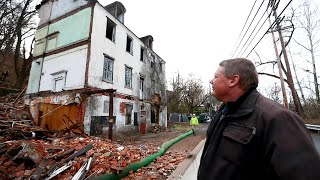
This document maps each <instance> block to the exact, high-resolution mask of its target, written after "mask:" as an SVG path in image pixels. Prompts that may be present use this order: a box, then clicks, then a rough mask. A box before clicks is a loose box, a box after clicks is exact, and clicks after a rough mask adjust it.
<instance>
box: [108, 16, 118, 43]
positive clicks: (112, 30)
mask: <svg viewBox="0 0 320 180" xmlns="http://www.w3.org/2000/svg"><path fill="white" fill-rule="evenodd" d="M116 26H117V25H116V23H114V22H113V21H111V20H110V19H107V30H106V38H108V39H110V40H111V41H112V42H114V41H115V39H116V38H115V36H116Z"/></svg>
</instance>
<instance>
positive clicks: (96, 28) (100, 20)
mask: <svg viewBox="0 0 320 180" xmlns="http://www.w3.org/2000/svg"><path fill="white" fill-rule="evenodd" d="M106 16H107V17H108V18H110V19H111V20H112V21H113V22H115V23H116V24H117V26H116V38H115V42H112V41H111V40H109V39H108V38H106V37H105V35H106V34H105V33H106V25H107V17H106ZM127 35H129V36H130V37H131V38H132V39H133V54H132V55H131V54H130V53H128V52H126V39H127ZM141 46H144V44H143V43H142V42H141V41H140V40H139V39H138V38H137V37H136V36H135V35H134V34H133V33H132V32H130V31H129V30H127V29H126V27H125V26H124V25H123V24H121V23H119V21H117V20H116V19H115V18H114V17H113V16H112V15H110V14H109V13H108V12H107V11H106V10H104V8H103V7H102V6H101V5H99V4H97V5H96V6H95V9H94V16H93V27H92V36H91V57H90V65H89V78H88V79H89V81H88V84H89V86H93V87H97V88H103V89H107V88H114V89H117V92H121V93H124V94H129V95H134V96H138V95H139V94H138V92H139V91H136V89H139V86H137V85H139V81H138V82H137V80H139V78H140V74H139V73H140V69H141V67H142V66H145V64H144V63H143V62H141V61H140V48H141ZM104 54H107V55H108V56H110V57H112V58H114V59H115V61H114V77H113V82H117V83H113V84H112V83H107V82H103V81H102V75H103V63H104ZM125 65H127V66H129V67H131V68H132V74H133V77H132V89H128V88H125V87H124V84H125Z"/></svg>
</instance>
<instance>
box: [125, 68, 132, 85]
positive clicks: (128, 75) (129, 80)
mask: <svg viewBox="0 0 320 180" xmlns="http://www.w3.org/2000/svg"><path fill="white" fill-rule="evenodd" d="M124 86H125V87H127V88H132V68H131V67H128V66H126V70H125V84H124Z"/></svg>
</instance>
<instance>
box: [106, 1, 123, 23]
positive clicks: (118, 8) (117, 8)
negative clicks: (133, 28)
mask: <svg viewBox="0 0 320 180" xmlns="http://www.w3.org/2000/svg"><path fill="white" fill-rule="evenodd" d="M104 8H105V9H106V10H107V11H108V12H109V13H110V14H112V15H113V16H114V17H115V18H117V19H118V20H119V21H120V22H122V23H123V24H124V13H126V8H125V7H124V5H123V4H122V3H121V2H119V1H115V2H113V3H111V4H109V5H107V6H105V7H104Z"/></svg>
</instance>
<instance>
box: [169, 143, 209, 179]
mask: <svg viewBox="0 0 320 180" xmlns="http://www.w3.org/2000/svg"><path fill="white" fill-rule="evenodd" d="M204 143H205V139H204V140H202V141H201V142H200V143H199V144H198V145H197V146H196V147H195V148H194V149H193V150H192V152H191V153H190V155H189V156H188V158H186V159H185V160H184V161H182V162H181V163H180V164H179V166H178V167H177V169H175V170H174V171H173V172H172V174H171V175H170V176H169V177H168V178H167V179H168V180H176V179H181V178H182V176H183V175H184V174H185V172H186V171H187V170H188V168H189V167H190V165H191V164H192V162H194V161H195V160H196V157H197V155H198V154H199V152H200V151H201V150H202V148H203V146H204Z"/></svg>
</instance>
